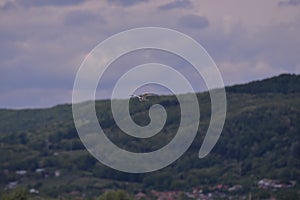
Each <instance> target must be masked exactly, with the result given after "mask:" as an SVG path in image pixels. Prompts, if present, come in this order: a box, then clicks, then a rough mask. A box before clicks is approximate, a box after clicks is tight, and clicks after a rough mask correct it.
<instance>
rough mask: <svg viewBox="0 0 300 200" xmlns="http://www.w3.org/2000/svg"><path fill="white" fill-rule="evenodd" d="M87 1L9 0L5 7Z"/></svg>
mask: <svg viewBox="0 0 300 200" xmlns="http://www.w3.org/2000/svg"><path fill="white" fill-rule="evenodd" d="M85 1H86V0H17V1H15V2H7V3H6V4H5V5H4V7H3V8H4V9H8V8H12V7H14V6H15V5H21V6H23V7H44V6H69V5H77V4H81V3H83V2H85Z"/></svg>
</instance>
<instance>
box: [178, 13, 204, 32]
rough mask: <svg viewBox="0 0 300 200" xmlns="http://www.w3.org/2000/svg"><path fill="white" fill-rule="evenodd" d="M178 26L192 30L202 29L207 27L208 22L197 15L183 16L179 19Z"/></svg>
mask: <svg viewBox="0 0 300 200" xmlns="http://www.w3.org/2000/svg"><path fill="white" fill-rule="evenodd" d="M178 23H179V25H180V26H184V27H188V28H193V29H204V28H206V27H208V26H209V21H208V19H207V18H206V17H203V16H199V15H185V16H182V17H180V18H179V22H178Z"/></svg>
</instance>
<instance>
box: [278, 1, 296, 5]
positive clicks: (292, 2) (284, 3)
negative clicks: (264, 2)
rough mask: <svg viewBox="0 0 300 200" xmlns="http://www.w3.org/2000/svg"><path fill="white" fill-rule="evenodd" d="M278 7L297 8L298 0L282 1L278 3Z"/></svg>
mask: <svg viewBox="0 0 300 200" xmlns="http://www.w3.org/2000/svg"><path fill="white" fill-rule="evenodd" d="M278 5H279V6H298V5H300V0H283V1H280V2H279V3H278Z"/></svg>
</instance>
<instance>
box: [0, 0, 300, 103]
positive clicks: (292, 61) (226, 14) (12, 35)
mask: <svg viewBox="0 0 300 200" xmlns="http://www.w3.org/2000/svg"><path fill="white" fill-rule="evenodd" d="M145 26H155V27H165V28H171V29H174V30H177V31H180V32H183V33H185V34H187V35H189V36H190V37H192V38H194V39H195V40H196V41H198V42H199V43H200V44H201V45H202V46H203V47H204V48H205V49H206V50H207V52H208V53H209V54H210V56H211V57H212V58H213V60H214V61H215V62H216V64H217V66H218V67H219V70H220V72H221V74H222V77H223V79H224V82H225V84H226V85H232V84H235V83H244V82H248V81H251V80H257V79H261V78H265V77H270V76H273V75H278V74H280V73H297V74H299V73H300V56H299V53H300V37H299V35H300V0H263V1H262V0H247V1H246V0H223V1H218V0H194V1H193V0H107V1H104V0H103V1H99V0H0V81H1V84H0V108H24V107H49V106H53V105H56V104H61V103H70V102H71V96H72V88H73V83H74V79H75V76H76V72H77V70H78V69H79V67H80V65H81V63H82V62H83V60H84V58H85V57H86V56H87V55H88V53H89V52H90V51H91V50H92V49H93V48H94V47H95V46H96V45H97V44H98V43H100V42H101V41H103V40H105V39H106V38H108V37H109V36H111V35H113V34H116V33H118V32H120V31H125V30H127V29H130V28H137V27H145ZM162 54H163V55H161V52H149V51H145V52H140V53H139V52H136V54H135V55H128V57H127V59H126V58H124V59H123V60H121V61H116V62H115V63H114V64H113V67H112V68H111V69H110V72H108V73H107V76H106V80H103V83H101V82H100V85H101V84H102V85H101V87H99V90H98V91H97V96H98V97H100V98H107V97H108V95H109V92H107V91H108V90H109V89H110V88H112V87H113V86H112V85H113V84H114V81H112V80H115V79H116V77H118V76H120V74H121V73H124V71H126V70H125V69H127V68H128V66H131V65H132V66H135V65H136V64H142V63H143V62H149V61H151V62H153V61H157V62H159V61H162V60H163V62H164V63H167V64H169V65H172V64H174V65H176V66H177V67H178V66H179V64H180V68H181V70H182V71H185V63H184V62H182V61H180V60H176V59H174V56H170V55H165V53H162ZM175 61H176V62H175ZM125 66H127V67H125ZM189 73H190V76H191V79H193V76H194V73H193V72H192V71H191V70H186V74H187V76H189ZM194 78H195V77H194ZM200 90H201V88H200Z"/></svg>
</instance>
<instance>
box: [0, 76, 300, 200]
mask: <svg viewBox="0 0 300 200" xmlns="http://www.w3.org/2000/svg"><path fill="white" fill-rule="evenodd" d="M226 91H227V104H228V105H227V106H228V112H227V116H226V122H225V126H224V129H223V132H222V135H221V137H220V139H219V141H218V143H217V144H216V146H215V148H214V149H213V151H212V152H211V153H210V154H209V155H208V156H207V157H205V158H203V159H199V158H198V151H199V148H200V146H201V143H202V141H203V137H204V135H205V132H206V129H207V126H208V123H209V119H210V99H209V94H208V93H207V92H204V93H200V94H197V97H198V100H199V103H200V109H201V117H200V125H199V131H198V134H197V137H196V139H195V140H194V142H193V143H192V145H191V147H190V148H189V149H188V151H187V152H186V153H185V154H184V155H183V156H182V157H181V158H180V159H178V160H177V161H175V162H174V163H173V164H171V165H170V166H168V167H166V168H164V169H162V170H159V171H156V172H151V173H147V174H128V173H123V172H118V171H116V170H113V169H110V168H108V167H106V166H104V165H102V164H101V163H100V162H99V161H97V160H96V159H94V158H93V157H92V156H91V155H90V154H89V153H88V152H87V151H86V149H85V148H84V146H83V144H82V143H81V141H80V140H79V137H78V135H77V132H76V129H75V127H74V123H73V119H72V111H71V105H59V106H55V107H53V108H47V109H26V110H10V109H2V110H0V120H1V123H0V177H1V178H0V190H1V191H2V193H6V192H5V191H6V190H8V189H9V188H15V187H17V188H18V187H22V188H27V189H32V188H34V189H36V190H38V191H39V194H38V195H40V196H44V197H47V198H48V197H53V198H57V197H58V196H62V197H65V198H71V199H72V198H73V197H74V196H73V197H72V195H75V196H76V197H78V198H79V197H80V198H92V197H95V196H99V195H101V194H102V193H103V192H105V191H107V190H111V189H124V190H126V191H128V192H129V193H131V194H136V193H138V192H143V193H146V194H148V193H150V191H151V190H155V191H185V192H189V191H191V190H192V188H202V191H203V194H206V193H209V192H212V191H215V190H216V189H215V187H217V186H218V185H219V186H220V185H222V186H224V188H223V189H222V188H221V189H220V190H218V192H223V193H224V194H225V195H229V194H227V192H228V190H229V189H228V188H230V187H233V186H236V185H239V186H240V187H239V188H240V189H239V190H237V191H235V192H233V193H230V195H233V196H234V195H237V196H238V195H245V196H247V195H249V193H251V194H253V196H254V197H257V198H262V197H264V196H265V197H271V196H272V197H273V196H274V197H277V198H279V199H280V198H281V199H284V198H286V196H288V195H292V197H296V198H297V196H299V182H300V76H299V75H288V74H284V75H280V76H277V77H273V78H270V79H265V80H262V81H255V82H251V83H248V84H244V85H236V86H232V87H227V88H226ZM156 103H159V104H161V105H163V106H164V107H165V108H166V111H167V113H168V118H167V122H166V124H165V127H164V128H163V130H162V131H161V132H160V133H159V134H157V135H155V136H154V137H152V138H149V139H136V138H133V137H131V136H128V135H126V134H124V133H123V132H122V131H121V130H120V129H119V128H118V127H117V126H116V124H115V122H114V120H113V117H112V114H111V111H110V101H109V100H101V101H97V102H96V110H97V116H98V119H99V123H100V125H101V126H102V127H103V128H104V130H105V134H106V135H107V136H108V137H109V138H110V139H111V140H112V141H113V142H114V143H115V144H117V145H118V146H120V147H122V148H124V149H127V150H130V151H135V152H149V151H153V150H155V149H159V148H161V147H162V146H164V145H165V144H167V143H168V142H169V141H171V140H172V138H173V137H174V135H175V134H176V131H177V129H178V124H179V120H180V107H179V104H178V101H177V99H176V97H175V96H158V97H151V99H150V101H148V102H143V103H141V102H138V101H136V100H134V99H132V100H131V101H130V113H131V116H132V118H133V120H135V122H136V123H137V124H140V125H146V124H147V123H148V122H149V116H148V109H149V107H150V106H151V105H152V104H156ZM263 179H264V180H273V181H274V182H276V183H277V185H279V183H280V184H282V185H281V186H282V188H272V187H269V188H268V187H267V188H264V189H262V188H261V187H260V186H259V185H258V182H259V181H260V180H263ZM262 183H263V182H262ZM225 186H226V187H227V189H226V187H225ZM283 186H284V187H283ZM285 186H286V187H285ZM274 187H275V186H274ZM278 187H279V186H278ZM151 194H152V193H151ZM152 195H153V194H152ZM255 195H256V196H255ZM150 196H151V195H150ZM290 197H291V196H290ZM0 198H1V195H0ZM153 198H154V199H155V197H153ZM224 198H225V199H226V197H224Z"/></svg>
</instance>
